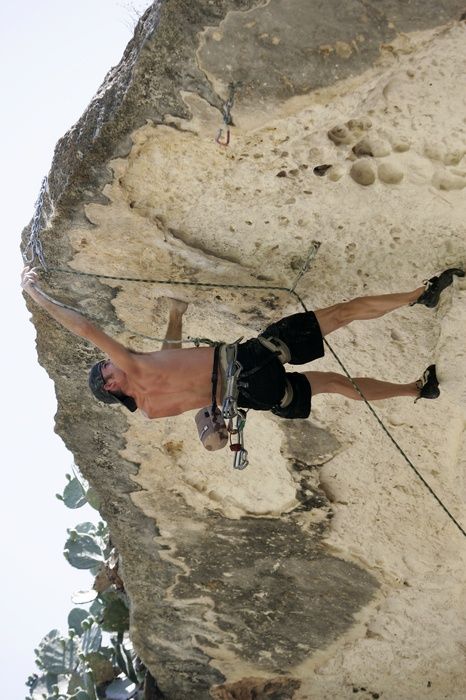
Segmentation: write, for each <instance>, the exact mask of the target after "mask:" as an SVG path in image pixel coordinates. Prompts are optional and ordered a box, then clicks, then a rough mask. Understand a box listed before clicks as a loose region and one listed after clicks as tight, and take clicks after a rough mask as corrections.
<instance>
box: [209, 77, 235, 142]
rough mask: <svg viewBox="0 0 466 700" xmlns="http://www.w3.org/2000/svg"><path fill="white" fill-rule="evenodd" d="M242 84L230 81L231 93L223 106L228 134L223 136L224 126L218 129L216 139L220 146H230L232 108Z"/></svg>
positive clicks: (224, 121)
mask: <svg viewBox="0 0 466 700" xmlns="http://www.w3.org/2000/svg"><path fill="white" fill-rule="evenodd" d="M239 85H240V83H230V84H229V85H228V88H229V93H228V99H227V101H226V102H224V103H223V107H222V112H223V123H224V125H225V126H226V130H227V133H226V136H225V138H224V136H223V127H221V128H220V129H219V130H218V133H217V138H216V139H215V141H216V142H217V143H218V145H219V146H225V147H226V146H228V144H229V143H230V126H233V119H232V116H231V110H232V108H233V102H234V100H235V92H236V88H237V87H238V86H239Z"/></svg>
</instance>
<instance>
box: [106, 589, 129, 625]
mask: <svg viewBox="0 0 466 700" xmlns="http://www.w3.org/2000/svg"><path fill="white" fill-rule="evenodd" d="M104 600H105V603H106V605H105V609H104V613H103V620H102V629H103V630H105V631H106V632H126V631H127V630H129V610H128V607H127V605H126V603H124V601H123V600H122V599H121V598H120V597H119V596H118V595H117V594H116V593H110V594H106V595H105V597H104Z"/></svg>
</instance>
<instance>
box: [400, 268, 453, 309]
mask: <svg viewBox="0 0 466 700" xmlns="http://www.w3.org/2000/svg"><path fill="white" fill-rule="evenodd" d="M453 275H456V276H457V277H464V270H461V268H459V267H451V268H450V269H449V270H445V271H444V272H442V273H441V274H440V275H439V276H438V277H437V276H436V277H431V278H430V280H426V282H425V283H424V284H425V285H426V289H425V291H424V292H423V293H422V294H421V296H420V297H419V299H416V301H415V302H413V304H411V306H414V304H424V306H427V307H429V309H433V308H434V307H435V306H437V304H438V301H439V299H440V294H441V293H442V292H443V290H444V289H446V288H447V287H449V286H450V284H451V283H452V282H453Z"/></svg>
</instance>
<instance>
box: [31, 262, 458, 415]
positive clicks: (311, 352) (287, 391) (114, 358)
mask: <svg viewBox="0 0 466 700" xmlns="http://www.w3.org/2000/svg"><path fill="white" fill-rule="evenodd" d="M455 275H456V276H458V277H463V276H464V272H463V270H461V269H459V268H452V269H449V270H445V271H444V272H442V273H441V274H440V275H439V276H438V277H437V276H436V277H432V278H431V279H430V280H428V282H427V283H426V284H425V286H422V287H417V288H416V289H414V290H412V291H410V292H401V293H398V294H383V295H380V296H366V297H358V298H356V299H352V300H350V301H347V302H342V303H339V304H335V305H333V306H329V307H327V308H324V309H318V310H316V311H315V312H314V311H308V312H304V313H298V314H293V315H292V316H287V317H285V318H283V319H281V320H280V321H278V322H277V323H273V324H271V325H269V326H268V327H267V328H266V329H265V330H264V331H262V333H261V334H260V336H258V337H257V338H252V339H251V340H247V341H245V342H243V343H240V344H239V345H238V349H237V360H238V362H239V363H240V365H241V367H242V369H241V373H240V375H239V381H238V386H239V388H240V391H239V400H238V405H239V406H240V407H243V408H253V409H255V410H271V411H273V413H275V414H276V415H279V416H281V417H283V418H307V417H308V416H309V413H310V410H311V396H316V395H317V394H341V395H342V396H345V397H347V398H350V399H355V400H360V399H361V395H360V394H359V392H358V391H357V390H356V389H355V387H354V386H353V384H352V382H351V381H350V380H349V379H348V378H347V377H345V376H344V375H341V374H338V373H336V372H313V371H307V372H302V373H298V372H285V369H284V367H283V364H284V363H288V362H289V363H291V364H295V365H296V364H306V363H308V362H311V361H312V360H315V359H317V358H319V357H322V356H323V355H324V344H323V337H324V336H326V335H328V334H329V333H332V332H333V331H335V330H337V329H338V328H342V327H343V326H346V325H348V324H349V323H352V322H353V321H360V320H361V321H362V320H368V319H375V318H379V317H380V316H384V315H385V314H387V313H389V312H390V311H394V310H395V309H398V308H400V307H402V306H408V305H414V304H423V305H424V306H427V307H429V308H434V307H435V306H436V305H437V304H438V301H439V298H440V294H441V292H442V291H443V290H444V289H445V288H446V287H448V286H449V285H451V283H452V281H453V277H454V276H455ZM22 287H23V289H24V291H25V292H26V293H27V294H29V296H31V297H32V298H33V299H34V300H35V301H36V302H37V303H38V304H39V305H40V306H42V307H43V308H44V309H45V310H46V311H47V312H48V313H49V314H50V315H51V316H52V317H53V318H54V319H55V320H56V321H58V322H59V323H60V324H61V325H62V326H64V327H65V328H67V329H68V330H70V331H71V332H72V333H75V334H76V335H78V336H80V337H81V338H85V339H86V340H89V341H90V342H91V343H93V344H94V345H96V346H97V347H98V348H99V349H100V350H102V352H103V353H104V354H105V355H106V356H107V358H108V359H105V360H102V361H100V362H98V363H97V364H95V365H94V366H93V367H92V369H91V371H90V373H89V385H90V388H91V390H92V392H93V394H94V395H95V396H96V397H97V398H98V399H99V400H100V401H103V402H104V403H121V404H123V405H124V406H126V408H128V409H129V410H130V411H135V410H136V409H140V410H141V411H142V412H143V413H144V415H145V416H147V418H162V417H165V416H175V415H179V414H181V413H184V412H185V411H190V410H192V409H199V408H202V407H204V406H207V405H209V404H210V403H211V401H212V396H211V392H212V388H211V382H212V366H213V359H214V348H212V347H203V348H197V347H195V348H181V347H175V348H173V346H171V345H168V343H164V345H163V347H162V349H161V350H159V351H156V352H148V353H135V352H132V351H131V350H128V348H126V347H124V345H122V344H121V343H119V342H118V341H116V340H114V339H113V338H111V337H110V336H108V335H107V334H106V333H104V332H103V331H102V330H101V329H100V328H98V327H97V326H95V325H94V324H93V323H91V322H90V321H88V320H87V319H86V318H85V317H84V316H82V315H81V314H79V313H78V312H76V311H73V310H71V309H69V308H64V307H63V306H61V305H59V303H58V302H54V301H53V300H51V299H50V298H48V297H46V296H44V294H43V293H42V292H41V290H40V289H39V287H38V286H37V274H36V272H35V270H34V269H31V268H30V267H25V268H24V270H23V273H22ZM185 309H186V305H185V304H184V303H183V302H178V303H173V304H172V306H171V310H170V319H169V324H168V330H167V338H172V339H177V338H181V322H182V315H183V313H184V311H185ZM354 381H355V382H356V384H357V386H358V387H359V389H360V390H361V392H362V394H364V397H365V398H366V399H368V400H369V401H376V400H379V399H388V398H392V397H395V396H408V397H411V398H414V399H418V398H425V399H435V398H437V397H438V396H439V393H440V391H439V388H438V381H437V377H436V374H435V365H430V366H429V367H428V368H427V370H426V371H425V372H424V373H423V374H422V376H421V378H420V379H418V380H417V381H411V382H408V383H407V384H393V383H391V382H385V381H380V380H378V379H371V378H366V377H356V378H355V380H354ZM222 398H223V397H222V383H221V382H220V384H219V388H218V392H217V399H218V401H219V403H220V405H221V401H222Z"/></svg>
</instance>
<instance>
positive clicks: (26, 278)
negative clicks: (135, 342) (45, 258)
mask: <svg viewBox="0 0 466 700" xmlns="http://www.w3.org/2000/svg"><path fill="white" fill-rule="evenodd" d="M21 286H22V288H23V289H24V291H25V292H26V293H27V294H28V295H29V296H30V297H31V298H32V299H34V301H35V302H36V303H37V304H39V306H41V307H42V308H43V309H45V310H46V311H47V313H48V314H50V316H51V317H52V318H54V319H55V321H58V323H59V324H60V325H62V326H64V327H65V328H67V329H68V330H69V331H71V332H72V333H74V334H75V335H78V336H80V337H81V338H85V339H86V340H89V341H90V342H91V343H93V344H94V345H95V346H96V347H98V348H100V350H102V352H104V353H105V354H106V355H108V357H109V358H110V360H111V361H112V362H113V363H114V364H115V365H117V367H119V368H120V369H122V370H123V371H124V372H135V371H137V367H138V365H137V360H136V356H135V355H134V354H133V353H132V352H131V351H130V350H128V349H127V348H125V346H124V345H122V344H121V343H119V342H118V341H117V340H114V339H113V338H111V337H110V336H109V335H107V334H106V333H104V331H102V330H101V329H100V328H98V327H97V326H95V325H94V324H93V323H91V322H90V321H88V320H87V318H86V317H85V316H83V315H82V314H80V313H79V312H78V311H74V310H73V309H70V308H69V307H66V306H64V305H62V304H60V303H59V302H57V301H55V300H54V299H51V298H50V297H49V296H47V295H45V294H44V292H42V291H41V290H40V289H39V287H38V286H37V274H36V272H35V271H34V269H32V268H30V267H25V268H24V270H23V272H22V274H21Z"/></svg>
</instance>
